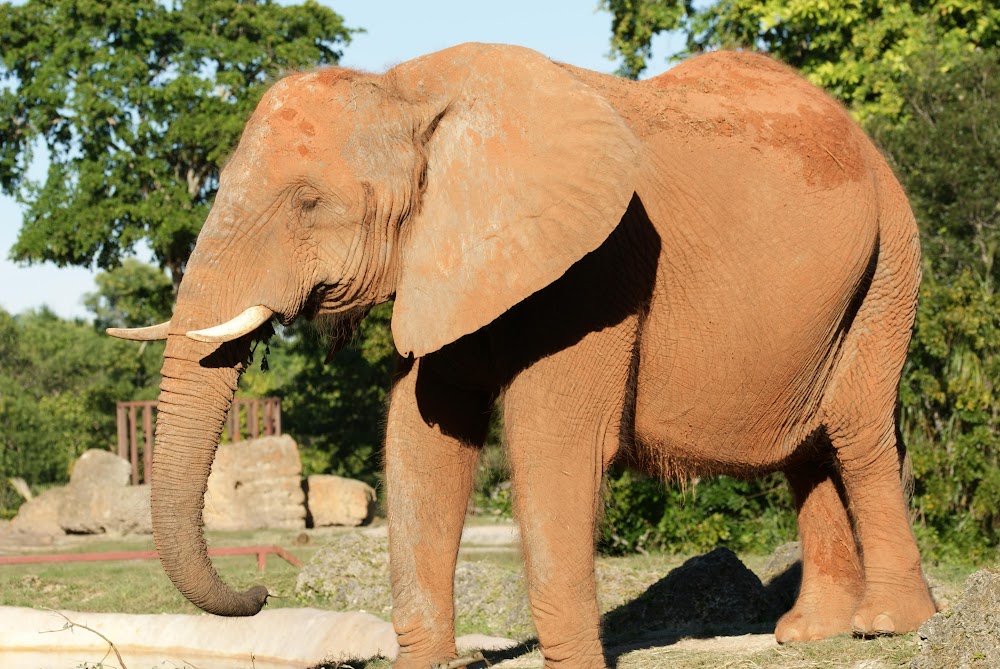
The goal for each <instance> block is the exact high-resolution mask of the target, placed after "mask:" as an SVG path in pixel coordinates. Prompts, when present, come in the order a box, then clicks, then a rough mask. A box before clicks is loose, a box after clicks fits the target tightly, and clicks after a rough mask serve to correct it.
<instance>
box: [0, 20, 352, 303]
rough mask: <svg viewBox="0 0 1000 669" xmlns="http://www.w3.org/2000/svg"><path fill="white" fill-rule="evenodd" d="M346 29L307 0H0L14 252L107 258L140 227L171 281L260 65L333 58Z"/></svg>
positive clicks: (257, 87)
mask: <svg viewBox="0 0 1000 669" xmlns="http://www.w3.org/2000/svg"><path fill="white" fill-rule="evenodd" d="M352 32H354V31H352V30H350V29H348V28H345V27H344V25H343V23H342V19H341V17H340V16H338V15H337V14H335V13H334V12H333V11H331V10H329V9H326V8H324V7H322V6H320V5H319V4H317V3H316V2H315V1H314V0H306V1H305V2H303V3H302V4H299V5H291V6H284V5H280V4H277V3H276V2H272V1H271V0H173V1H172V2H158V1H157V0H29V1H28V2H26V3H24V4H23V5H17V6H14V5H11V4H0V36H2V41H3V45H4V46H3V50H2V53H0V79H5V80H7V81H8V82H10V84H12V86H8V87H7V88H4V89H2V90H0V189H2V190H3V191H4V192H5V193H7V194H10V195H13V196H14V197H16V198H17V199H18V200H19V201H20V202H22V203H23V204H25V205H27V211H26V213H25V219H24V224H23V226H22V228H21V231H20V235H19V237H18V240H17V242H16V244H15V245H14V247H13V249H12V251H11V257H12V259H14V260H20V261H27V262H41V261H52V262H55V263H57V264H59V265H83V266H90V265H93V264H96V265H97V266H98V267H101V268H105V269H109V268H113V267H116V266H118V265H119V264H120V263H121V260H122V258H123V256H124V255H127V254H128V253H129V252H130V251H131V250H132V249H133V248H134V246H135V244H136V243H138V242H139V241H140V240H145V241H146V242H147V243H148V245H149V247H150V248H151V249H152V251H153V254H154V255H155V257H156V259H157V261H158V262H159V263H160V264H161V266H163V267H165V268H167V269H169V270H170V273H171V278H172V280H173V282H174V285H175V286H176V285H177V284H179V282H180V279H181V276H182V273H183V267H184V263H185V261H186V260H187V257H188V255H189V254H190V252H191V249H192V248H193V246H194V240H195V238H196V237H197V234H198V231H199V230H200V229H201V224H202V222H203V221H204V219H205V217H206V215H207V213H208V209H209V207H210V203H211V201H212V198H213V196H214V194H215V192H216V190H217V188H218V178H219V170H220V167H221V165H222V164H223V163H224V161H225V159H226V157H227V155H228V153H229V152H230V150H231V149H232V147H233V146H234V145H235V144H236V142H237V140H238V138H239V135H240V132H241V131H242V128H243V125H244V123H245V122H246V119H247V118H248V117H249V115H250V113H251V111H252V110H253V108H254V106H255V105H256V104H257V102H258V101H259V99H260V97H261V96H262V95H263V92H264V90H265V89H266V87H267V84H268V81H269V80H270V79H271V78H273V77H275V76H277V75H279V74H280V73H282V72H283V71H286V70H293V69H296V68H306V67H312V66H316V65H321V64H332V63H336V62H337V60H338V58H339V57H340V55H341V53H340V51H339V50H338V48H339V47H340V46H341V45H344V44H347V43H348V42H349V41H350V36H351V34H352ZM37 156H47V158H48V160H49V169H48V174H47V175H46V176H45V178H44V180H42V181H40V182H35V181H33V180H31V179H30V178H29V177H28V168H29V166H30V165H31V164H32V161H33V159H34V158H35V157H37Z"/></svg>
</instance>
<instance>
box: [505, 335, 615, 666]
mask: <svg viewBox="0 0 1000 669" xmlns="http://www.w3.org/2000/svg"><path fill="white" fill-rule="evenodd" d="M606 357H607V358H610V357H612V356H606ZM566 362H572V363H573V364H569V365H564V363H566ZM609 362H611V361H609V360H603V361H597V360H595V359H594V358H590V359H576V360H574V359H573V356H568V355H567V356H566V359H565V360H557V359H554V358H549V359H546V360H543V361H541V362H540V363H538V364H537V365H536V366H535V367H533V368H532V369H531V370H528V371H527V372H525V373H524V374H523V375H522V376H521V377H519V378H518V379H517V380H516V381H515V383H514V384H513V385H512V386H511V387H510V388H509V389H508V391H507V393H506V395H505V397H504V431H505V435H506V441H507V448H508V450H509V453H510V459H511V467H512V474H513V482H514V502H515V512H516V515H517V517H518V518H519V520H520V525H521V542H522V547H523V550H524V555H525V565H526V571H527V576H528V596H529V599H530V602H531V609H532V614H533V617H534V621H535V627H536V629H537V632H538V639H539V642H540V645H541V647H542V652H543V653H544V655H545V666H546V667H547V668H550V669H552V668H555V667H560V668H569V667H573V668H588V669H589V668H601V667H604V666H605V660H604V652H603V648H602V646H601V641H600V637H599V631H600V617H599V613H598V607H597V589H596V581H595V574H594V541H595V534H596V526H597V518H598V516H599V511H600V508H601V504H602V496H601V479H602V476H603V473H604V470H605V468H606V465H607V463H608V462H609V461H610V459H611V458H612V457H613V456H614V453H615V451H616V450H617V448H618V443H619V428H620V420H621V406H622V404H621V403H622V395H623V394H624V393H623V390H624V388H625V379H624V378H623V377H622V376H621V375H619V374H615V373H613V372H614V371H616V370H614V369H612V370H602V369H601V367H602V363H604V364H607V363H609Z"/></svg>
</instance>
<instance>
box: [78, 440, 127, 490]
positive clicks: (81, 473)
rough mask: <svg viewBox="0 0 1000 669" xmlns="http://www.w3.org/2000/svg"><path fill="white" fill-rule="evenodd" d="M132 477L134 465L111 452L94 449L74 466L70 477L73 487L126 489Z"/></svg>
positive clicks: (80, 458) (81, 457) (82, 456)
mask: <svg viewBox="0 0 1000 669" xmlns="http://www.w3.org/2000/svg"><path fill="white" fill-rule="evenodd" d="M131 477H132V465H131V463H130V462H129V461H128V460H123V459H122V458H120V457H118V456H117V455H115V454H114V453H112V452H111V451H102V450H98V449H96V448H92V449H90V450H89V451H87V452H86V453H84V454H83V455H81V456H80V457H79V458H78V459H77V461H76V462H75V463H74V464H73V471H71V472H70V475H69V484H70V485H71V486H73V485H75V486H96V487H100V488H124V487H125V486H127V485H128V484H129V481H130V479H131Z"/></svg>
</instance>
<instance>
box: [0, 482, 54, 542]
mask: <svg viewBox="0 0 1000 669" xmlns="http://www.w3.org/2000/svg"><path fill="white" fill-rule="evenodd" d="M64 490H65V488H49V489H48V490H46V491H45V492H43V493H42V494H41V495H38V496H37V497H35V498H34V499H32V500H30V501H27V502H25V503H24V504H22V505H21V508H19V509H18V510H17V515H16V516H14V518H13V519H12V520H11V521H10V524H9V525H8V526H7V530H8V531H9V532H17V533H18V534H38V535H44V536H49V535H53V534H63V528H62V527H61V526H60V525H59V506H60V504H61V503H62V498H63V494H64Z"/></svg>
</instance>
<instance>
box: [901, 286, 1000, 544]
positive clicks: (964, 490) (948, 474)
mask: <svg viewBox="0 0 1000 669" xmlns="http://www.w3.org/2000/svg"><path fill="white" fill-rule="evenodd" d="M921 299H922V302H921V309H920V311H919V313H918V319H917V327H916V331H915V336H914V339H913V343H912V345H911V349H910V361H909V363H908V368H907V372H906V374H905V377H904V380H903V386H902V398H901V399H902V404H903V430H904V434H905V436H906V438H907V442H908V445H909V447H910V452H911V458H912V463H913V474H914V478H915V490H914V502H915V506H916V511H917V518H918V520H919V522H920V525H921V533H922V535H923V539H924V543H925V544H926V545H927V546H928V547H929V548H930V549H931V551H932V552H933V554H935V555H936V556H939V557H940V556H944V557H949V558H958V557H962V558H965V559H971V560H973V561H980V560H983V559H987V558H990V557H992V556H993V555H994V554H995V552H996V546H997V545H998V544H1000V396H998V395H1000V394H998V392H997V388H996V385H995V379H998V378H1000V296H998V295H997V294H995V293H993V292H991V291H987V290H985V289H984V287H983V284H982V282H981V281H980V280H978V279H977V278H975V277H974V276H973V274H972V272H970V271H968V270H966V271H963V272H962V273H960V274H959V275H958V276H957V277H955V278H954V279H953V280H952V281H950V282H948V283H947V284H942V283H939V282H938V281H937V280H935V279H934V278H931V279H930V280H928V281H926V282H925V283H924V286H923V290H922V291H921Z"/></svg>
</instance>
